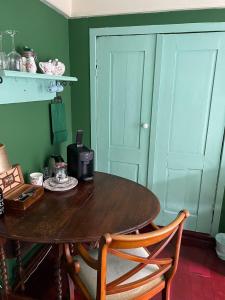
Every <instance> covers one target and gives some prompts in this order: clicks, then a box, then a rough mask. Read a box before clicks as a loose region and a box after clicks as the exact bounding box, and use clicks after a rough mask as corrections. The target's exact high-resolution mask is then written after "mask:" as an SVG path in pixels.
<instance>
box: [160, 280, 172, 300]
mask: <svg viewBox="0 0 225 300" xmlns="http://www.w3.org/2000/svg"><path fill="white" fill-rule="evenodd" d="M170 286H171V284H170V283H167V284H166V287H165V288H164V289H163V290H162V300H170Z"/></svg>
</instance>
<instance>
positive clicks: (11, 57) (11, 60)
mask: <svg viewBox="0 0 225 300" xmlns="http://www.w3.org/2000/svg"><path fill="white" fill-rule="evenodd" d="M6 33H7V34H8V35H10V36H11V39H12V50H11V52H10V53H9V54H8V69H9V70H12V71H21V69H22V57H21V55H20V54H19V53H18V52H17V51H16V47H15V35H16V33H17V31H16V30H6Z"/></svg>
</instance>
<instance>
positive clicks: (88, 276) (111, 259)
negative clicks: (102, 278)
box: [76, 248, 164, 300]
mask: <svg viewBox="0 0 225 300" xmlns="http://www.w3.org/2000/svg"><path fill="white" fill-rule="evenodd" d="M123 252H127V253H130V254H133V255H137V256H140V257H148V255H149V254H148V252H147V251H146V250H145V249H144V248H135V249H129V250H123ZM89 254H90V255H91V256H92V257H93V258H95V259H97V258H98V250H97V249H93V250H91V251H90V252H89ZM76 260H78V261H79V263H80V273H79V276H80V278H81V280H82V281H83V282H84V284H85V285H86V287H87V289H88V291H89V293H90V294H91V296H92V297H93V299H95V298H96V290H97V271H96V270H94V269H92V268H90V267H89V266H88V265H87V264H86V263H85V262H84V261H83V259H82V258H81V257H76ZM138 264H139V263H136V262H133V261H129V260H124V259H121V258H119V257H117V256H115V255H112V254H110V253H108V256H107V278H106V282H107V283H109V282H111V281H113V280H115V279H117V278H118V277H120V276H122V275H124V274H125V273H127V272H128V271H129V270H131V269H133V268H134V267H135V266H137V265H138ZM158 269H159V268H158V266H157V265H146V267H144V268H143V269H142V270H141V271H139V272H138V273H136V274H135V275H134V276H132V277H130V278H129V279H127V280H126V281H124V282H123V283H122V284H124V283H130V282H133V281H136V280H138V279H141V278H143V277H145V276H148V275H150V274H152V273H154V272H155V271H157V270H158ZM163 279H164V278H163V276H161V277H158V278H156V279H154V280H152V281H150V282H149V283H147V284H145V285H143V286H141V287H138V288H135V289H132V290H130V291H126V292H122V293H118V294H112V295H107V296H106V299H107V300H128V299H129V300H130V299H135V298H136V297H138V296H140V295H142V294H144V293H145V292H146V291H148V290H151V289H152V288H153V287H155V286H156V285H158V284H159V283H161V282H162V281H163Z"/></svg>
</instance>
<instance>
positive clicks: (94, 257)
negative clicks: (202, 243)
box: [65, 210, 189, 300]
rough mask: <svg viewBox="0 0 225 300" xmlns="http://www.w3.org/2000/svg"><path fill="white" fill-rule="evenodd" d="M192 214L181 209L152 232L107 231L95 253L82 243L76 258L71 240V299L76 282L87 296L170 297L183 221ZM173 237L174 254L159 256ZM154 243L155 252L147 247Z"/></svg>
mask: <svg viewBox="0 0 225 300" xmlns="http://www.w3.org/2000/svg"><path fill="white" fill-rule="evenodd" d="M188 216H189V212H188V211H186V210H184V211H181V212H180V213H179V215H178V216H177V218H176V219H175V220H174V221H173V222H172V223H170V224H169V225H168V226H165V227H163V228H160V229H156V230H155V231H152V232H150V233H143V234H132V235H110V234H106V235H104V236H103V237H102V238H101V240H100V245H99V249H93V250H91V251H90V252H91V253H90V252H89V251H88V250H87V249H86V248H85V247H84V246H83V245H82V244H78V245H77V251H78V253H79V256H77V257H76V260H75V261H74V258H73V257H72V255H71V253H70V246H69V244H65V253H66V266H67V271H68V274H69V276H68V277H69V282H70V293H71V299H73V296H74V286H76V287H79V288H80V290H81V291H82V293H83V295H84V296H85V298H86V299H100V300H105V299H107V300H117V299H118V300H125V299H126V300H128V299H136V300H142V299H151V298H152V297H154V296H155V295H156V294H157V293H159V292H161V291H162V293H163V299H166V300H169V299H170V287H171V282H172V279H173V277H174V275H175V273H176V270H177V265H178V259H179V253H180V245H181V237H182V231H183V224H184V221H185V219H186V218H187V217H188ZM173 237H174V239H175V241H176V243H175V247H174V248H175V249H174V250H173V252H174V253H173V255H166V257H161V256H160V257H159V254H161V255H162V253H161V252H162V251H163V250H164V249H165V248H166V246H167V245H168V244H169V242H170V241H171V240H172V238H173ZM150 246H151V247H152V248H153V249H152V250H151V253H150V252H149V251H147V250H146V249H145V247H150ZM167 256H168V257H167Z"/></svg>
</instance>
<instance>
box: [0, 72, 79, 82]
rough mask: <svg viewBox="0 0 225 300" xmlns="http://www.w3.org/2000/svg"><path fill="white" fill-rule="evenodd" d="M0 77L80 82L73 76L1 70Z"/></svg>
mask: <svg viewBox="0 0 225 300" xmlns="http://www.w3.org/2000/svg"><path fill="white" fill-rule="evenodd" d="M0 77H15V78H32V79H46V80H55V81H78V79H77V78H76V77H71V76H55V75H47V74H41V73H28V72H18V71H9V70H1V71H0Z"/></svg>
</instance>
